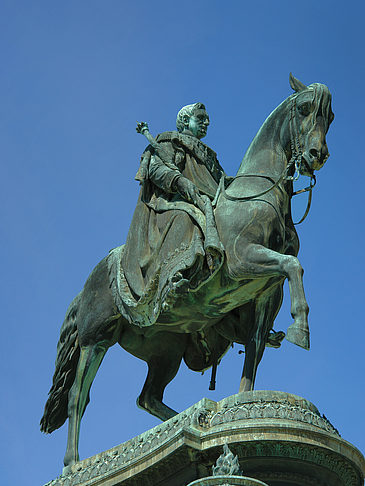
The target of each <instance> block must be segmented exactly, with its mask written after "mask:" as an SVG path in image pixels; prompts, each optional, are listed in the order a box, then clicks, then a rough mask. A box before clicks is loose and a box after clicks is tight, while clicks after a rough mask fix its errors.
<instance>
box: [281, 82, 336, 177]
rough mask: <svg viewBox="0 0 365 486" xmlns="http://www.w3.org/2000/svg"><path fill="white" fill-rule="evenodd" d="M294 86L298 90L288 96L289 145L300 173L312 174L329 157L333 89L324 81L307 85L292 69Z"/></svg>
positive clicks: (292, 83) (292, 85)
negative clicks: (328, 137) (330, 90)
mask: <svg viewBox="0 0 365 486" xmlns="http://www.w3.org/2000/svg"><path fill="white" fill-rule="evenodd" d="M290 86H291V87H292V88H293V89H294V91H295V93H294V94H293V95H291V96H290V97H289V98H288V100H287V101H288V103H289V106H290V115H289V120H288V125H289V134H290V140H289V141H288V144H287V145H288V147H290V153H291V157H292V158H293V159H296V164H297V169H298V170H299V172H300V174H303V175H307V176H312V175H313V172H314V171H315V170H319V169H320V168H321V167H322V166H323V165H324V163H325V162H326V160H327V159H328V157H329V153H328V148H327V144H326V133H327V131H328V128H329V126H330V124H331V123H332V121H333V118H334V115H333V112H332V109H331V93H330V92H329V89H328V88H327V86H325V85H324V84H319V83H314V84H311V85H309V86H305V85H304V84H303V83H301V82H300V81H299V80H298V79H296V78H295V77H294V76H293V75H292V74H291V73H290ZM288 125H287V127H288ZM287 133H288V132H287Z"/></svg>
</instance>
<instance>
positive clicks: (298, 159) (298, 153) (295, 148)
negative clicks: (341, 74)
mask: <svg viewBox="0 0 365 486" xmlns="http://www.w3.org/2000/svg"><path fill="white" fill-rule="evenodd" d="M313 89H314V95H313V99H316V97H317V86H316V85H313ZM296 100H297V95H294V96H293V97H292V99H291V104H290V113H289V132H290V148H291V158H290V161H289V162H288V164H287V166H286V167H285V169H284V170H283V172H282V173H281V175H280V177H279V179H278V180H277V181H276V182H274V183H273V184H272V185H271V186H270V187H269V188H268V189H266V190H265V191H262V192H259V193H257V194H254V195H253V196H242V197H235V196H231V195H229V194H227V192H226V188H225V176H224V175H223V176H222V177H221V179H220V182H219V186H218V189H217V192H216V195H215V197H214V200H213V203H212V204H213V206H215V205H216V204H217V200H218V197H219V196H220V195H221V194H222V195H223V196H224V197H225V198H226V199H228V200H229V201H251V200H252V199H256V198H258V197H261V196H264V195H265V194H267V193H268V192H270V191H272V190H273V189H275V188H277V187H278V186H279V185H280V184H281V183H282V182H284V181H293V182H294V181H296V180H298V179H299V176H300V170H301V167H302V164H303V163H304V164H305V165H306V166H307V168H308V169H309V167H308V164H307V163H306V161H305V159H303V150H302V145H303V144H302V143H301V142H302V141H301V136H300V132H299V130H298V124H297V116H296V109H297V104H296ZM293 166H294V167H295V171H294V175H292V176H290V175H288V174H289V171H290V169H291V168H292V167H293ZM309 172H311V171H310V169H309ZM239 177H264V178H266V179H268V178H269V177H268V176H264V175H260V174H240V175H238V176H236V177H235V178H234V179H238V178H239ZM316 182H317V181H316V176H315V175H314V174H311V176H310V183H309V186H307V187H305V188H304V189H300V190H299V191H295V192H293V193H292V196H296V195H298V194H302V193H303V192H308V193H309V194H308V203H307V208H306V210H305V213H304V215H303V216H302V218H301V219H300V220H299V221H298V222H297V223H294V224H295V225H298V224H300V223H302V222H303V221H304V220H305V218H306V217H307V216H308V213H309V210H310V207H311V204H312V190H313V188H314V186H315V185H316Z"/></svg>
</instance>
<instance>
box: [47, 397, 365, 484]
mask: <svg viewBox="0 0 365 486" xmlns="http://www.w3.org/2000/svg"><path fill="white" fill-rule="evenodd" d="M224 444H228V445H229V448H230V450H231V451H232V452H233V453H234V454H236V455H237V456H238V461H239V464H240V467H241V470H242V471H243V472H242V476H237V475H232V476H229V475H228V476H227V475H224V476H212V466H213V465H214V464H215V462H216V460H217V459H218V457H219V456H220V455H221V453H222V447H223V445H224ZM364 475H365V459H364V457H363V456H362V454H361V452H360V451H359V450H358V449H356V448H355V447H354V446H353V445H352V444H350V443H349V442H347V441H346V440H344V439H342V438H341V436H340V435H339V433H338V431H337V430H336V429H335V428H334V427H333V425H332V424H331V423H330V422H329V421H328V420H327V418H326V417H325V416H322V415H321V414H320V413H319V411H318V410H317V408H316V407H315V406H314V405H313V404H312V403H310V402H309V401H308V400H305V399H304V398H301V397H299V396H296V395H291V394H289V393H284V392H276V391H252V392H244V393H239V394H237V395H233V396H231V397H228V398H225V399H223V400H221V401H220V402H214V401H212V400H209V399H207V398H204V399H202V400H201V401H200V402H198V403H196V404H195V405H193V406H192V407H190V408H188V409H187V410H185V411H184V412H182V413H180V414H178V415H176V416H175V417H173V418H172V419H170V420H168V421H167V422H164V423H162V424H161V425H158V426H157V427H154V428H153V429H151V430H149V431H147V432H145V433H143V434H141V435H139V436H137V437H135V438H134V439H131V440H129V441H127V442H125V443H124V444H121V445H119V446H116V447H114V448H112V449H110V450H108V451H105V452H102V453H100V454H97V455H96V456H93V457H90V458H88V459H85V460H83V461H80V462H78V463H77V464H75V465H73V466H71V467H70V468H68V471H67V473H65V474H64V475H62V476H60V477H59V478H58V479H55V480H53V481H51V482H49V483H47V485H46V486H76V485H80V486H86V485H87V486H92V485H98V486H104V485H105V486H118V485H123V486H141V485H144V486H157V485H158V486H185V485H187V484H188V485H189V486H213V485H221V484H222V485H223V484H224V485H226V486H228V485H250V486H251V485H252V486H254V485H257V486H259V485H265V484H269V485H270V486H363V484H364ZM221 480H222V481H223V482H222V481H221ZM219 481H221V482H219ZM235 481H236V482H235ZM237 481H238V482H237ZM239 481H241V482H239ZM245 481H246V482H245ZM250 481H251V482H250Z"/></svg>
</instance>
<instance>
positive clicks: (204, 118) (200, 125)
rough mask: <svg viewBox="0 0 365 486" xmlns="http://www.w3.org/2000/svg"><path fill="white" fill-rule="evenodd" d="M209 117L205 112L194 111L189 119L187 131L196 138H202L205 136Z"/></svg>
mask: <svg viewBox="0 0 365 486" xmlns="http://www.w3.org/2000/svg"><path fill="white" fill-rule="evenodd" d="M208 126H209V116H208V113H207V112H206V111H205V110H195V111H194V112H193V114H192V115H191V117H190V118H189V126H188V128H189V130H190V131H191V133H192V134H193V135H195V136H196V137H197V138H199V139H200V138H203V137H205V135H206V134H207V129H208Z"/></svg>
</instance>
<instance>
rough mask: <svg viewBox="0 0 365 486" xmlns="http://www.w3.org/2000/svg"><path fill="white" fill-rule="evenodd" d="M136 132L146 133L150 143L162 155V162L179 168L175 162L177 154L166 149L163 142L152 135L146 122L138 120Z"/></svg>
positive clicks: (173, 167) (171, 167)
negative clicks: (159, 141)
mask: <svg viewBox="0 0 365 486" xmlns="http://www.w3.org/2000/svg"><path fill="white" fill-rule="evenodd" d="M136 132H137V133H140V134H141V135H144V136H145V137H146V138H147V140H148V141H149V143H150V145H151V146H152V147H153V148H154V150H155V152H156V153H157V155H158V156H159V157H160V159H161V160H162V162H163V163H164V164H165V165H167V167H169V168H170V169H174V170H178V169H177V167H176V165H175V164H174V158H175V154H173V153H172V152H171V151H170V150H166V148H165V147H164V145H163V144H161V143H158V142H157V140H156V139H155V138H153V137H152V135H151V133H150V131H149V128H148V124H147V123H146V122H137V128H136Z"/></svg>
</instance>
